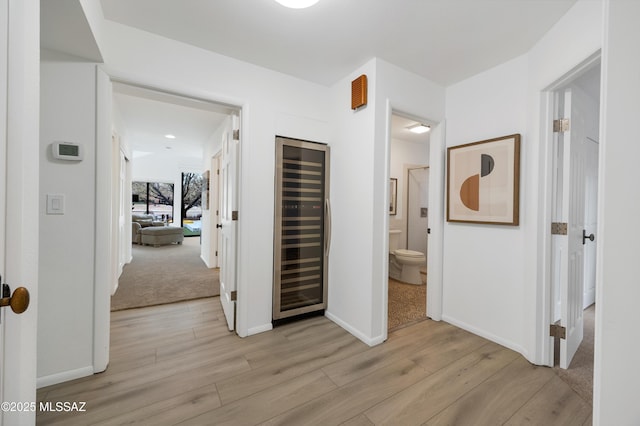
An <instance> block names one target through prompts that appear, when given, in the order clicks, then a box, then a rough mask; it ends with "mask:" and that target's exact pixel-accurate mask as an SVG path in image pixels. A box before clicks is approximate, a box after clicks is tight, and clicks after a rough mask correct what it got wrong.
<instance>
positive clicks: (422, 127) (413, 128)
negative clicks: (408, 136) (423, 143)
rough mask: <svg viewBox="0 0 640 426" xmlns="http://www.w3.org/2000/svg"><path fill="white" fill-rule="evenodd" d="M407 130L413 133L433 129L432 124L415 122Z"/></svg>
mask: <svg viewBox="0 0 640 426" xmlns="http://www.w3.org/2000/svg"><path fill="white" fill-rule="evenodd" d="M407 130H409V131H410V132H413V133H417V134H422V133H427V132H428V131H429V130H431V126H427V125H426V124H414V125H413V126H409V127H407Z"/></svg>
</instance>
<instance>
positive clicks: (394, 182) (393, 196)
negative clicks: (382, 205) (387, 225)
mask: <svg viewBox="0 0 640 426" xmlns="http://www.w3.org/2000/svg"><path fill="white" fill-rule="evenodd" d="M397 204H398V179H397V178H391V181H390V182H389V214H390V215H395V214H396V213H397V211H396V207H397Z"/></svg>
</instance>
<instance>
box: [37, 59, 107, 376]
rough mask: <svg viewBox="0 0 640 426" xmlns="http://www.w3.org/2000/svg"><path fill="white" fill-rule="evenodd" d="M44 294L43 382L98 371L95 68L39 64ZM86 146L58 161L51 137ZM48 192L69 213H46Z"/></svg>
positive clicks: (40, 370) (41, 330)
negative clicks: (79, 157) (75, 158)
mask: <svg viewBox="0 0 640 426" xmlns="http://www.w3.org/2000/svg"><path fill="white" fill-rule="evenodd" d="M40 109H41V123H40V152H39V157H40V255H39V256H40V270H39V281H40V299H41V303H40V304H39V306H38V372H37V374H38V383H39V385H46V384H51V383H55V382H57V381H60V380H61V379H66V380H68V379H72V378H75V377H80V376H82V375H87V374H92V373H93V367H92V365H93V349H92V342H93V294H94V293H93V291H94V288H93V284H94V266H95V264H94V234H95V228H96V226H97V224H96V223H95V213H96V212H95V196H94V194H95V184H96V179H95V144H96V67H95V64H91V63H86V62H85V63H80V62H75V63H74V62H67V61H65V60H59V59H46V56H45V59H44V60H43V61H42V64H41V104H40ZM54 141H70V142H75V143H79V144H82V146H83V148H84V160H83V161H80V162H70V161H60V160H55V159H53V157H52V154H51V147H50V145H51V143H52V142H54ZM46 194H64V195H65V214H64V215H47V214H46V213H45V212H46Z"/></svg>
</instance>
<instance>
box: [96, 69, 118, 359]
mask: <svg viewBox="0 0 640 426" xmlns="http://www.w3.org/2000/svg"><path fill="white" fill-rule="evenodd" d="M95 75H96V160H95V162H96V164H95V166H96V183H95V185H96V190H95V209H96V210H95V223H96V226H95V231H94V232H95V250H94V256H95V257H94V259H95V260H94V262H95V270H94V298H93V315H94V321H93V369H94V370H95V371H104V370H105V369H106V368H107V365H108V364H109V339H110V325H111V324H110V322H111V320H110V318H111V291H112V289H113V288H114V285H113V282H114V280H116V281H117V278H116V277H115V276H114V275H115V272H116V271H115V270H114V268H113V256H112V255H113V251H112V244H113V242H112V241H111V236H112V226H113V223H112V220H111V218H112V208H111V207H112V200H113V197H112V183H113V182H112V178H111V174H112V173H111V172H112V162H111V161H112V158H111V157H112V155H111V154H112V141H111V90H112V89H111V82H110V81H109V77H108V76H107V75H106V74H105V73H104V72H103V71H102V70H101V69H100V68H99V67H98V66H96V74H95ZM98 224H99V225H98Z"/></svg>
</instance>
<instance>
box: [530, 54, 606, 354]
mask: <svg viewBox="0 0 640 426" xmlns="http://www.w3.org/2000/svg"><path fill="white" fill-rule="evenodd" d="M601 57H602V50H601V49H598V50H597V51H596V52H594V53H592V54H591V55H589V56H588V57H587V58H585V59H584V60H583V61H581V62H580V63H578V64H576V65H575V66H574V67H573V68H572V69H570V70H569V71H568V72H566V73H565V74H563V75H562V76H560V77H559V78H558V79H557V80H555V81H554V82H553V83H551V84H550V85H549V86H547V87H546V88H544V89H543V90H542V91H541V92H540V97H541V99H540V111H541V112H540V123H539V125H540V145H541V146H540V150H541V151H540V156H541V159H542V161H540V164H539V171H540V177H541V182H542V184H541V188H542V190H541V191H540V202H539V204H538V217H539V218H540V219H539V220H540V222H539V223H538V226H539V228H538V231H537V232H538V235H540V244H539V246H538V248H537V256H538V266H539V268H540V271H541V277H540V278H541V281H542V284H541V286H540V288H539V289H538V295H539V299H538V301H537V306H536V322H535V324H536V345H535V348H534V353H533V355H534V358H533V359H531V361H532V362H534V363H535V364H540V365H547V366H552V365H553V350H554V348H553V345H554V342H553V338H552V337H550V336H549V324H551V323H552V322H553V321H552V318H551V317H552V313H553V308H552V307H553V303H554V301H553V298H554V295H553V289H552V282H551V274H552V271H551V267H552V262H551V243H552V239H551V232H549V230H550V229H551V221H552V209H553V201H552V198H553V184H554V182H553V177H552V168H553V141H554V137H553V126H552V124H551V120H552V119H553V110H554V102H555V100H554V93H555V91H556V90H559V89H560V88H562V87H564V86H566V85H568V84H569V83H570V82H572V81H573V80H575V79H577V78H578V77H580V76H581V75H583V74H584V73H585V72H587V71H589V70H590V69H592V68H593V67H594V66H596V64H597V63H598V62H601V59H602V58H601ZM600 81H601V85H602V75H601V79H600ZM600 89H601V94H602V93H603V91H602V87H601V88H600ZM602 104H603V103H602V100H601V101H600V105H602ZM600 120H602V107H600ZM601 133H602V130H601ZM601 139H602V138H601ZM601 176H602V174H601ZM599 179H602V178H599ZM601 200H602V197H598V210H599V211H600V204H601ZM599 256H600V255H597V258H596V262H598V258H599ZM523 354H524V353H523ZM527 359H529V358H527Z"/></svg>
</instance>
